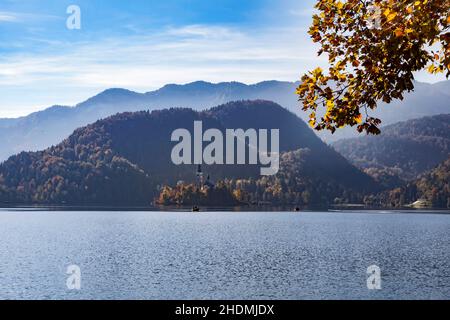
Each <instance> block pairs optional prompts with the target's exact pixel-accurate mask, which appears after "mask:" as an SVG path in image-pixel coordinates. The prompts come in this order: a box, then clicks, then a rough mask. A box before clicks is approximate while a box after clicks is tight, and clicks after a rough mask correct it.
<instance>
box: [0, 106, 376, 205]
mask: <svg viewBox="0 0 450 320" xmlns="http://www.w3.org/2000/svg"><path fill="white" fill-rule="evenodd" d="M194 121H202V123H203V127H204V130H206V129H207V128H216V129H219V130H220V131H221V132H223V133H224V132H225V129H236V128H241V129H248V128H253V129H257V130H258V129H269V130H270V129H279V130H280V152H281V167H280V173H279V174H278V175H276V176H273V177H271V178H270V179H269V178H268V179H262V178H261V176H260V172H259V166H256V165H211V166H206V165H205V166H204V167H203V170H204V171H205V172H206V173H210V174H211V176H212V178H213V179H217V180H219V179H222V180H223V179H234V180H238V179H247V180H250V181H255V180H256V179H262V180H260V181H259V182H258V186H256V187H257V188H260V187H262V186H263V185H264V184H266V185H268V187H267V186H266V187H267V188H270V187H271V186H270V185H271V184H273V185H276V186H279V188H278V187H277V190H275V191H273V192H272V193H276V194H277V196H279V197H280V193H281V197H282V198H283V199H287V198H289V197H290V195H289V194H288V193H292V196H294V194H296V196H297V197H298V196H299V195H301V196H302V197H303V198H304V199H306V200H305V201H306V203H307V204H311V201H313V200H314V199H317V201H320V202H324V201H325V203H332V202H333V200H334V199H335V198H342V199H346V201H353V199H362V195H363V194H365V193H369V192H377V191H379V190H380V187H379V185H378V184H377V183H376V182H375V181H374V180H373V179H372V178H371V177H369V176H368V175H367V174H365V173H363V172H361V171H360V170H358V169H357V168H356V167H354V166H353V165H351V164H350V163H349V162H348V161H347V160H346V159H345V158H344V157H342V156H341V155H340V154H339V153H337V152H336V151H334V149H333V148H331V147H329V146H328V145H326V144H325V143H324V142H322V141H321V140H320V139H319V138H318V137H317V136H316V135H315V134H314V133H313V131H312V130H311V129H310V128H309V127H308V126H307V125H306V124H305V122H304V121H302V120H301V119H299V118H298V117H297V116H296V115H294V114H293V113H291V112H289V111H287V110H286V109H284V108H282V107H281V106H279V105H277V104H275V103H273V102H270V101H263V100H256V101H238V102H230V103H227V104H224V105H221V106H218V107H214V108H211V109H207V110H204V111H195V110H192V109H187V108H172V109H164V110H155V111H152V112H150V111H139V112H134V113H131V112H127V113H121V114H116V115H114V116H111V117H108V118H105V119H103V120H98V121H96V122H95V123H93V124H90V125H87V126H85V127H82V128H79V129H77V130H75V131H74V132H73V134H71V135H70V136H69V137H68V138H66V139H65V140H64V141H63V142H61V143H59V144H57V145H55V146H52V147H49V148H47V149H45V150H43V151H37V152H21V153H19V154H17V155H15V156H12V157H10V158H9V159H8V160H7V161H5V162H4V163H2V164H0V202H3V203H14V204H55V205H62V204H65V205H110V206H112V205H127V206H137V205H149V204H150V202H151V201H152V200H153V199H154V197H155V196H157V195H158V193H159V190H160V189H161V187H162V186H163V185H167V184H172V185H173V184H175V183H177V182H179V181H180V180H183V181H195V179H196V176H195V171H196V166H195V165H178V166H177V165H174V164H173V163H172V161H171V150H172V148H173V147H174V145H175V144H176V143H175V142H172V141H171V133H172V132H173V130H175V129H179V128H185V129H187V130H189V132H191V134H192V133H193V124H194ZM291 198H292V197H291ZM325 203H322V204H325Z"/></svg>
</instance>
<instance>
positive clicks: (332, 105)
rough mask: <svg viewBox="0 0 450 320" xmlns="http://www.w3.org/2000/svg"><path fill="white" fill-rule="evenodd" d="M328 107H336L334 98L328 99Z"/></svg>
mask: <svg viewBox="0 0 450 320" xmlns="http://www.w3.org/2000/svg"><path fill="white" fill-rule="evenodd" d="M327 108H328V109H332V108H334V101H333V100H328V101H327Z"/></svg>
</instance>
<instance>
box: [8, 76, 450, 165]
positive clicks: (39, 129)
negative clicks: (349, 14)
mask: <svg viewBox="0 0 450 320" xmlns="http://www.w3.org/2000/svg"><path fill="white" fill-rule="evenodd" d="M296 87H297V83H295V82H281V81H265V82H261V83H257V84H253V85H246V84H243V83H239V82H224V83H217V84H213V83H208V82H204V81H197V82H193V83H189V84H185V85H175V84H169V85H166V86H164V87H162V88H161V89H158V90H156V91H151V92H147V93H137V92H133V91H130V90H126V89H120V88H116V89H108V90H105V91H103V92H101V93H99V94H98V95H96V96H94V97H92V98H89V99H87V100H86V101H84V102H82V103H79V104H78V105H76V106H75V107H67V106H53V107H50V108H48V109H46V110H43V111H39V112H35V113H32V114H30V115H28V116H26V117H21V118H17V119H0V145H1V146H2V147H1V148H0V161H3V160H6V159H7V157H9V156H11V155H13V154H16V153H18V152H21V151H36V150H41V149H45V148H47V147H49V146H51V145H55V144H57V143H59V142H60V141H61V140H63V139H64V138H66V137H68V136H69V135H70V134H71V133H72V132H73V130H75V129H76V128H78V127H82V126H85V125H87V124H89V123H92V122H95V121H97V120H99V119H103V118H106V117H109V116H111V115H114V114H115V113H119V112H134V111H142V110H155V109H163V108H174V107H186V108H192V109H194V110H205V109H208V108H211V107H214V106H216V105H220V104H223V103H227V102H230V101H236V100H247V99H249V100H255V99H263V100H270V101H273V102H275V103H277V104H279V105H281V106H283V107H284V108H286V109H288V110H290V111H292V112H294V113H295V114H297V115H298V116H299V117H301V118H302V119H303V120H305V119H307V117H308V115H307V114H306V113H304V112H303V111H301V109H300V107H299V103H298V101H297V99H298V97H297V95H296V94H295V89H296ZM415 90H416V91H415V92H414V93H410V94H407V95H406V97H405V100H404V101H403V102H400V101H395V102H393V103H392V104H391V105H389V106H385V105H383V104H382V105H381V106H380V108H379V109H378V110H377V111H375V112H374V115H376V116H379V117H381V118H382V119H383V123H384V124H385V125H387V124H390V123H394V122H398V121H402V120H408V119H413V118H418V117H422V116H426V115H434V114H442V113H449V112H450V103H449V94H448V92H450V81H445V82H441V83H437V84H433V85H431V84H424V83H416V89H415ZM318 135H319V136H320V137H321V138H322V139H324V140H325V141H328V142H330V141H336V140H338V139H339V138H342V137H351V136H355V135H356V132H355V129H354V128H344V129H342V130H340V131H338V132H337V133H336V134H335V135H331V134H330V133H328V132H321V133H318Z"/></svg>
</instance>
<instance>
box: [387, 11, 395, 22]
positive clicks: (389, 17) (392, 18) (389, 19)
mask: <svg viewBox="0 0 450 320" xmlns="http://www.w3.org/2000/svg"><path fill="white" fill-rule="evenodd" d="M396 16H397V13H395V12H393V13H391V14H390V15H388V17H387V20H388V21H392V20H394V19H395V17H396Z"/></svg>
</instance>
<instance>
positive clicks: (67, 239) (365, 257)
mask: <svg viewBox="0 0 450 320" xmlns="http://www.w3.org/2000/svg"><path fill="white" fill-rule="evenodd" d="M69 265H78V266H79V267H80V269H81V290H68V288H67V286H66V279H67V277H68V275H67V274H66V270H67V267H68V266H69ZM371 265H377V266H379V267H380V269H381V286H382V288H381V290H368V288H367V284H366V281H367V278H368V276H369V275H368V274H367V267H369V266H371ZM0 298H2V299H385V298H387V299H432V298H434V299H449V298H450V215H449V214H448V213H447V214H444V213H420V212H413V213H405V212H403V213H402V212H397V213H389V212H301V213H289V212H268V213H264V212H253V213H246V212H210V213H208V212H202V213H190V212H185V213H184V212H136V211H134V212H133V211H131V212H120V211H113V212H107V211H99V212H87V211H35V210H24V209H15V210H7V209H0Z"/></svg>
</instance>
